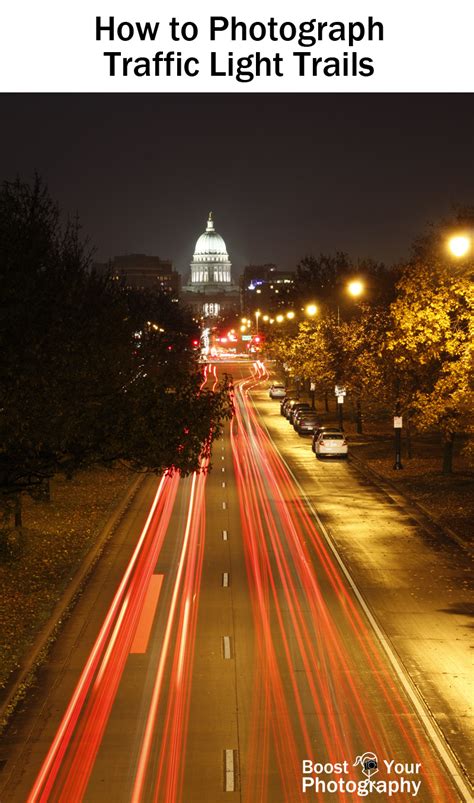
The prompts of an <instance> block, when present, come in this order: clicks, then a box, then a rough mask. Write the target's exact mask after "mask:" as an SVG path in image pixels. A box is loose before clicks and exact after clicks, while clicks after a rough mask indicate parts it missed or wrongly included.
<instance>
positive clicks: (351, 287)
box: [347, 279, 364, 298]
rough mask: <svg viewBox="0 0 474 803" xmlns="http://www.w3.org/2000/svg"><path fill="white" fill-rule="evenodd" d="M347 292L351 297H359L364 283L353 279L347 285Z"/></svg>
mask: <svg viewBox="0 0 474 803" xmlns="http://www.w3.org/2000/svg"><path fill="white" fill-rule="evenodd" d="M347 292H348V293H349V295H351V296H352V298H359V296H361V295H362V293H363V292H364V283H363V282H361V281H360V279H353V280H352V281H351V282H349V283H348V285H347Z"/></svg>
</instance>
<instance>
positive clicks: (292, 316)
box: [286, 310, 295, 321]
mask: <svg viewBox="0 0 474 803" xmlns="http://www.w3.org/2000/svg"><path fill="white" fill-rule="evenodd" d="M286 317H287V318H288V320H289V321H292V320H293V318H294V317H295V313H294V312H293V310H290V311H289V312H287V313H286Z"/></svg>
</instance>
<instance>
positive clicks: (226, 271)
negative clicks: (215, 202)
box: [181, 212, 239, 318]
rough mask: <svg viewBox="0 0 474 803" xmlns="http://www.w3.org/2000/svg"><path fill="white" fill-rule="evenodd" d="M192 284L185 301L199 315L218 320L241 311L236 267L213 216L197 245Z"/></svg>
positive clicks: (184, 291)
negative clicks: (234, 274)
mask: <svg viewBox="0 0 474 803" xmlns="http://www.w3.org/2000/svg"><path fill="white" fill-rule="evenodd" d="M190 268H191V275H190V278H189V282H188V283H187V284H186V285H184V287H183V292H182V294H181V298H182V301H183V303H185V304H188V305H189V306H190V307H192V309H193V311H194V312H195V313H198V314H199V315H201V316H203V317H205V318H217V317H218V316H219V315H222V314H223V313H227V312H232V311H235V312H238V310H239V288H238V286H237V285H236V284H234V282H233V281H232V273H231V268H232V264H231V261H230V259H229V255H228V253H227V248H226V244H225V242H224V240H223V239H222V237H221V236H220V234H218V233H217V232H216V230H215V228H214V221H213V219H212V212H210V213H209V218H208V221H207V226H206V231H205V232H204V233H203V234H201V236H200V237H199V238H198V240H197V242H196V247H195V249H194V254H193V258H192V262H191V265H190Z"/></svg>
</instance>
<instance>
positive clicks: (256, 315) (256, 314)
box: [255, 309, 262, 335]
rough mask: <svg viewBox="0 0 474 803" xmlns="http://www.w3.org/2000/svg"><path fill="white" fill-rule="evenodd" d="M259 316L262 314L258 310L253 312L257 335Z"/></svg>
mask: <svg viewBox="0 0 474 803" xmlns="http://www.w3.org/2000/svg"><path fill="white" fill-rule="evenodd" d="M261 314H262V313H261V312H260V310H259V309H256V310H255V321H256V324H257V335H258V319H259V318H260V315H261Z"/></svg>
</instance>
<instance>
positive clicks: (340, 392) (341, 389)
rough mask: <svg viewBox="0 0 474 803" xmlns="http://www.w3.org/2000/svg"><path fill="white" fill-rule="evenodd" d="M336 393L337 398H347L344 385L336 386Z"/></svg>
mask: <svg viewBox="0 0 474 803" xmlns="http://www.w3.org/2000/svg"><path fill="white" fill-rule="evenodd" d="M334 393H335V395H336V396H345V395H346V389H345V387H344V385H336V387H335V388H334Z"/></svg>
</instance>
